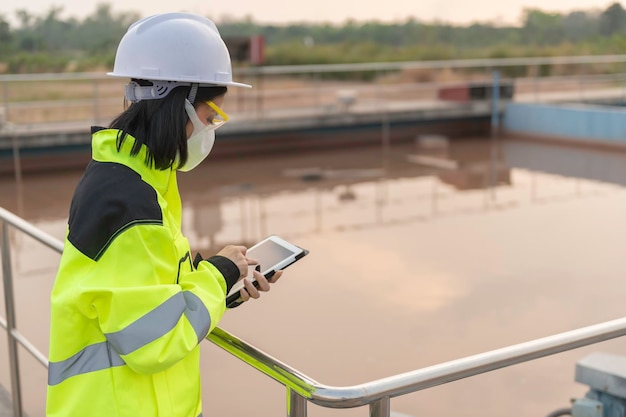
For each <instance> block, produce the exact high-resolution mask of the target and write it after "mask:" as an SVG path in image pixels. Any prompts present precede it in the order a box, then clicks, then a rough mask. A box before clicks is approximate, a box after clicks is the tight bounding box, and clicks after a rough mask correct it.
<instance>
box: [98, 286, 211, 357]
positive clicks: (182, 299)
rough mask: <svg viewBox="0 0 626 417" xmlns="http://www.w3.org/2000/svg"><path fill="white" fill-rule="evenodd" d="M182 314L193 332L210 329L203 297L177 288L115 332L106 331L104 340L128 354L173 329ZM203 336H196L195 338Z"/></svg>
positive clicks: (120, 351) (199, 338) (123, 353)
mask: <svg viewBox="0 0 626 417" xmlns="http://www.w3.org/2000/svg"><path fill="white" fill-rule="evenodd" d="M183 314H185V316H186V317H187V319H188V320H189V322H190V323H191V325H192V326H193V328H194V330H195V331H196V335H198V334H200V333H202V331H204V328H206V331H205V332H204V336H206V334H207V333H208V332H209V327H210V325H211V316H210V315H209V311H208V310H207V309H206V307H205V306H204V304H202V301H200V299H199V298H198V297H197V296H196V295H195V294H192V293H190V292H188V291H184V292H179V293H177V294H175V295H173V296H172V297H170V298H169V299H168V300H167V301H165V302H164V303H163V304H161V305H160V306H158V307H157V308H155V309H154V310H152V311H151V312H149V313H148V314H146V315H145V316H143V317H141V318H140V319H138V320H136V321H135V322H133V323H131V324H130V325H128V326H126V327H125V328H124V329H122V330H120V331H119V332H115V333H108V334H105V336H106V338H107V340H108V341H109V342H110V343H111V344H112V345H113V346H114V347H115V349H116V350H117V351H118V352H119V353H120V354H121V355H128V354H129V353H131V352H134V351H135V350H137V349H139V348H140V347H142V346H145V345H147V344H148V343H150V342H152V341H154V340H156V339H158V338H160V337H162V336H163V335H165V334H166V333H168V332H169V331H170V330H172V329H173V328H174V327H175V326H176V323H178V321H179V320H180V317H181V316H182V315H183ZM202 338H203V337H200V336H198V342H200V340H202Z"/></svg>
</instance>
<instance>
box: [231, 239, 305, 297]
mask: <svg viewBox="0 0 626 417" xmlns="http://www.w3.org/2000/svg"><path fill="white" fill-rule="evenodd" d="M308 253H309V251H308V250H306V249H303V248H301V247H299V246H296V245H294V244H293V243H289V242H287V241H286V240H284V239H282V238H280V237H278V236H275V235H272V236H269V237H267V238H265V239H263V240H262V241H260V242H259V243H257V244H256V245H254V246H252V247H250V248H249V249H248V251H247V252H246V256H247V257H248V258H251V259H256V260H258V261H259V264H258V265H250V269H249V271H248V276H247V278H248V279H249V280H250V281H252V283H253V284H254V286H255V287H258V283H257V282H256V280H255V279H254V278H253V275H252V271H253V269H254V268H255V267H257V268H258V267H260V269H259V271H260V272H261V273H262V274H263V275H264V276H265V278H267V279H270V278H271V277H272V276H273V275H274V273H275V272H276V271H279V270H281V269H285V268H287V267H288V266H289V265H291V264H292V263H294V262H296V261H297V260H299V259H302V258H303V257H304V256H306V255H307V254H308ZM243 287H244V285H243V279H240V280H239V281H237V283H236V284H235V285H233V287H232V288H231V290H230V292H229V293H228V295H227V296H226V305H227V306H229V305H231V304H233V303H235V302H236V301H237V300H238V299H239V291H240V290H241V289H242V288H243Z"/></svg>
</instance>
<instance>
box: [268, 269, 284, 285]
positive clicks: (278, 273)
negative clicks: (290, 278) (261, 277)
mask: <svg viewBox="0 0 626 417" xmlns="http://www.w3.org/2000/svg"><path fill="white" fill-rule="evenodd" d="M282 275H283V271H282V270H280V271H276V272H274V275H272V278H271V279H270V283H272V284H273V283H275V282H276V281H278V279H279V278H280V277H281V276H282Z"/></svg>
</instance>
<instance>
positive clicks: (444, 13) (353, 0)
mask: <svg viewBox="0 0 626 417" xmlns="http://www.w3.org/2000/svg"><path fill="white" fill-rule="evenodd" d="M104 3H108V4H111V6H112V8H113V11H114V12H125V11H136V12H138V13H139V14H140V15H142V16H147V15H150V14H154V13H161V12H166V11H188V12H196V13H199V14H203V15H205V16H209V17H211V18H213V19H215V20H217V21H219V20H220V18H222V17H224V16H230V17H232V18H243V17H245V16H251V17H252V18H253V19H254V21H256V22H260V23H288V22H304V21H306V22H319V21H323V22H331V23H342V22H345V21H346V20H348V19H353V20H356V21H364V20H374V19H377V20H380V21H384V22H390V21H398V20H406V19H407V18H408V17H411V16H412V17H414V18H416V19H418V20H421V21H434V20H440V21H445V22H450V23H462V24H466V23H471V22H503V23H507V24H508V23H518V22H519V21H520V19H521V17H522V11H523V9H524V8H527V7H530V8H538V9H541V10H543V11H546V12H560V13H565V12H570V11H573V10H591V9H597V8H599V9H606V8H607V7H608V6H609V5H611V4H612V3H614V1H602V2H598V1H595V0H475V1H469V0H376V1H373V0H306V1H302V0H225V1H221V2H218V1H215V0H204V1H199V0H176V1H172V0H169V1H165V0H124V1H120V0H113V1H108V2H107V1H104ZM61 5H63V10H64V12H63V14H62V17H63V18H67V17H70V16H72V17H77V18H83V17H84V16H86V15H88V14H90V13H92V12H93V11H94V10H95V2H91V1H85V0H63V1H55V0H27V1H24V0H1V1H0V14H2V15H4V17H5V18H8V19H9V21H12V22H14V19H13V17H14V15H15V11H16V10H17V9H20V8H25V9H26V10H28V11H30V12H31V13H34V14H36V15H39V14H42V13H44V12H45V11H47V10H49V9H50V7H52V6H61ZM176 8H177V9H176Z"/></svg>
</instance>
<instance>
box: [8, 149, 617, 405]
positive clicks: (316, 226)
mask: <svg viewBox="0 0 626 417" xmlns="http://www.w3.org/2000/svg"><path fill="white" fill-rule="evenodd" d="M218 146H219V145H218ZM80 175H81V173H80V172H64V173H61V172H57V173H49V174H46V175H26V176H24V177H23V178H22V180H21V182H19V183H18V182H16V180H15V179H14V178H12V177H3V178H0V206H3V207H5V208H7V209H9V210H11V211H13V212H15V213H16V214H19V215H21V216H22V217H24V218H26V219H27V220H29V221H31V222H33V223H34V224H35V225H37V226H38V227H40V228H41V229H43V230H45V231H47V232H48V233H50V234H52V235H53V236H55V237H57V238H59V239H61V238H62V237H63V234H64V231H65V224H66V216H67V211H68V207H69V202H70V199H71V195H72V192H73V189H74V186H75V185H76V183H77V181H78V180H79V178H80ZM179 184H180V188H181V194H182V196H183V202H184V216H185V220H184V226H183V227H184V230H185V233H186V234H187V236H188V237H189V239H190V242H191V245H192V247H193V249H194V250H197V251H200V252H201V253H203V254H205V256H209V255H210V254H212V253H215V252H216V251H217V250H219V248H221V247H222V246H224V245H225V244H229V243H244V244H246V245H251V244H252V243H254V242H256V241H257V240H259V239H260V238H262V237H264V236H265V235H267V234H278V235H281V236H283V237H285V238H287V239H289V240H291V241H293V242H294V243H296V244H298V245H300V246H303V247H305V248H307V249H309V250H310V251H311V253H310V255H309V256H308V257H307V258H305V259H303V260H302V261H301V262H299V263H297V264H295V265H294V266H292V267H290V268H289V269H288V270H287V272H286V273H285V276H284V278H283V279H281V281H280V282H279V283H277V284H276V285H275V286H274V287H273V288H272V291H271V292H270V293H268V294H266V295H265V296H264V297H262V299H261V300H258V301H254V302H250V303H247V304H245V305H243V306H241V307H240V308H237V309H235V310H233V311H230V312H228V313H227V314H226V316H225V318H224V320H223V322H222V323H221V327H223V328H224V329H226V330H228V331H230V332H232V333H234V334H235V335H237V336H239V337H241V338H243V339H244V340H246V341H248V342H250V343H252V344H254V345H256V346H257V347H259V348H260V349H262V350H264V351H266V352H267V353H269V354H271V355H272V356H274V357H276V358H279V359H280V360H282V361H284V362H286V363H287V364H289V365H291V366H293V367H295V368H297V369H298V370H300V371H301V372H303V373H305V374H307V375H309V376H310V377H312V378H313V379H315V380H317V381H319V382H321V383H324V384H328V385H334V386H345V385H354V384H360V383H365V382H369V381H371V380H374V379H378V378H383V377H387V376H391V375H395V374H398V373H402V372H407V371H411V370H414V369H418V368H422V367H426V366H430V365H434V364H437V363H440V362H444V361H449V360H453V359H457V358H461V357H464V356H469V355H472V354H476V353H480V352H484V351H487V350H491V349H496V348H500V347H504V346H508V345H511V344H515V343H520V342H524V341H528V340H531V339H535V338H539V337H543V336H548V335H551V334H553V333H558V332H564V331H568V330H572V329H575V328H578V327H582V326H586V325H591V324H595V323H598V322H601V321H605V320H610V319H615V318H619V317H621V316H623V315H624V313H623V309H622V308H621V306H622V304H623V301H622V300H623V294H624V290H625V287H626V284H624V278H623V277H624V276H626V263H625V262H624V256H623V250H624V243H625V240H626V237H625V236H626V221H625V220H624V214H625V211H626V189H625V188H624V184H626V153H620V152H606V151H597V150H589V149H581V148H567V147H559V146H555V145H546V144H538V143H533V142H526V141H520V140H516V139H515V138H507V139H503V140H499V141H492V140H490V139H481V138H468V139H459V140H456V139H455V140H453V141H452V142H451V143H449V144H448V145H447V146H446V144H445V143H444V142H441V141H438V140H434V141H430V142H429V141H427V142H426V143H423V146H417V144H403V145H394V146H392V147H390V148H388V149H383V148H379V147H371V148H366V149H350V150H334V151H328V152H315V153H301V154H298V155H294V154H279V155H259V156H257V157H254V158H252V157H248V158H241V159H235V158H231V159H222V160H211V159H209V160H208V161H207V162H206V163H204V164H203V165H202V166H201V167H199V168H198V169H196V170H194V171H192V172H191V173H188V174H181V175H180V176H179ZM12 246H13V249H14V251H13V252H12V256H13V264H14V265H13V267H14V270H15V275H16V282H15V291H16V297H17V303H18V327H19V328H20V331H21V332H22V333H24V334H25V335H26V337H28V338H29V339H30V340H31V341H32V342H33V343H34V344H35V346H37V347H38V348H39V349H40V350H41V351H43V352H47V345H48V340H47V338H48V325H49V319H48V309H49V302H48V295H49V292H50V289H51V286H52V282H53V278H54V273H55V270H56V265H57V263H58V260H59V256H58V255H56V254H53V253H52V252H51V251H50V250H48V249H46V248H44V247H43V246H41V245H40V244H38V243H36V242H34V241H33V240H32V239H30V238H27V237H25V236H20V235H13V234H12ZM0 338H1V339H2V340H0V367H1V369H2V372H1V373H0V383H2V384H3V385H4V386H5V387H10V382H9V380H8V370H7V364H6V342H5V337H4V335H2V337H0ZM625 348H626V342H625V341H624V340H622V339H618V340H615V341H610V342H604V343H601V344H598V345H594V346H591V347H588V348H582V349H577V350H574V351H572V352H568V353H564V354H559V355H554V356H550V357H548V358H544V359H540V360H537V361H534V362H531V363H527V364H522V365H516V366H513V367H509V368H506V369H502V370H499V371H496V372H492V373H488V374H484V375H481V376H477V377H474V378H469V379H465V380H462V381H458V382H454V383H451V384H448V385H445V386H441V387H436V388H433V389H429V390H426V391H423V392H420V393H415V394H410V395H407V396H404V397H401V398H397V399H394V400H392V403H391V408H392V410H393V412H394V414H396V415H397V416H443V417H453V416H459V415H462V416H481V417H492V416H493V417H499V416H502V415H517V416H527V417H536V416H544V415H547V414H548V413H550V412H551V411H553V410H555V409H557V408H562V407H567V406H569V399H570V398H571V397H579V396H581V395H583V394H584V392H585V391H586V387H585V386H582V385H580V384H577V383H575V382H574V367H575V364H576V361H577V360H579V359H581V358H582V357H583V356H585V355H586V354H588V353H590V352H595V351H607V352H613V353H616V354H624V355H626V349H625ZM203 351H204V352H203V357H202V373H203V378H204V387H203V389H204V405H205V415H206V416H232V417H244V416H245V417H248V416H251V415H258V416H270V415H272V416H273V415H285V414H286V411H285V392H284V389H283V388H282V386H281V385H279V384H278V383H276V382H274V381H272V380H269V379H268V378H266V377H264V376H262V375H260V374H258V373H257V372H256V371H254V370H252V369H251V368H249V367H248V366H247V365H245V364H243V363H241V362H239V361H238V360H237V359H234V358H232V357H230V356H229V355H228V354H226V353H224V352H222V351H221V350H219V349H218V348H216V347H215V346H213V345H212V344H211V343H209V342H206V343H205V344H204V345H203ZM21 366H22V369H23V371H24V374H25V375H24V376H23V384H24V396H25V398H26V403H27V406H26V411H27V412H28V413H29V415H31V416H37V415H43V402H44V398H45V381H46V379H45V371H44V370H43V369H42V367H40V366H38V365H37V364H35V363H34V361H33V360H32V359H30V358H28V357H27V355H26V354H24V353H23V352H21ZM309 415H310V416H338V415H339V416H365V415H368V410H367V408H357V409H349V410H329V409H324V408H321V407H317V406H313V405H310V406H309Z"/></svg>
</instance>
